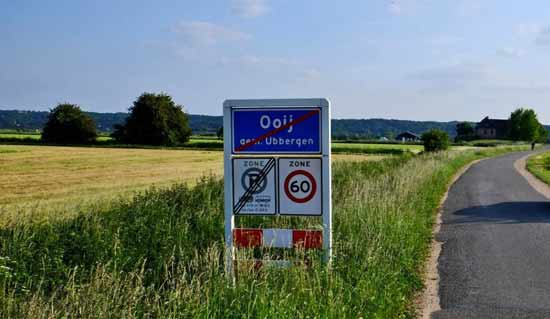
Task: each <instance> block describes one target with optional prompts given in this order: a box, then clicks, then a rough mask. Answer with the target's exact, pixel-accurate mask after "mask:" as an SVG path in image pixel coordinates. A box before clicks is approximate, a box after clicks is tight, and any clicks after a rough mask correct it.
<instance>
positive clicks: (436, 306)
mask: <svg viewBox="0 0 550 319" xmlns="http://www.w3.org/2000/svg"><path fill="white" fill-rule="evenodd" d="M484 160H486V158H482V159H477V160H474V161H472V162H470V163H468V164H466V165H464V166H463V167H462V168H461V169H460V170H458V172H456V173H455V174H454V175H453V178H452V179H451V181H450V182H449V184H448V185H447V190H446V191H445V194H443V197H442V198H441V200H440V201H439V206H438V208H437V215H436V217H435V222H434V225H433V227H432V240H431V243H430V250H429V256H428V258H427V260H426V262H425V263H424V271H423V283H424V289H422V291H421V292H420V293H419V295H418V297H417V298H416V306H417V307H416V308H417V317H418V318H422V319H429V318H430V317H431V315H432V313H434V312H436V311H438V310H441V305H440V303H439V271H438V268H437V266H438V261H439V255H440V254H441V248H442V246H443V242H440V241H438V240H437V239H436V235H437V234H438V233H439V231H440V229H441V223H442V219H441V214H442V213H443V205H444V204H445V201H446V200H447V197H448V196H449V191H450V190H451V187H452V186H453V185H454V183H456V181H457V180H458V179H459V178H460V177H461V176H462V175H463V174H464V173H465V172H466V171H468V169H470V167H472V166H473V165H475V164H477V163H479V162H481V161H484Z"/></svg>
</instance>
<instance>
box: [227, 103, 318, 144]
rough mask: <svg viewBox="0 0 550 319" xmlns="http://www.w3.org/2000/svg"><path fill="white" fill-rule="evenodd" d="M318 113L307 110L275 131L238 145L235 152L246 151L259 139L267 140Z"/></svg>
mask: <svg viewBox="0 0 550 319" xmlns="http://www.w3.org/2000/svg"><path fill="white" fill-rule="evenodd" d="M318 113H319V110H313V111H310V112H307V113H306V114H304V115H302V116H300V117H299V118H297V119H295V120H294V121H290V122H288V123H286V124H285V125H283V126H281V127H279V128H277V129H274V130H273V131H269V132H267V133H265V134H263V135H261V136H259V137H257V138H255V139H253V140H252V141H250V142H248V143H246V144H243V145H241V146H239V147H237V148H236V149H235V152H241V151H244V150H245V149H247V148H249V147H250V146H252V145H254V144H256V143H258V142H259V141H261V140H265V139H266V138H268V137H270V136H273V135H275V134H277V133H279V132H281V131H283V130H285V129H287V128H289V127H291V126H293V125H296V124H298V123H301V122H303V121H305V120H307V119H308V118H310V117H312V116H314V115H316V114H318Z"/></svg>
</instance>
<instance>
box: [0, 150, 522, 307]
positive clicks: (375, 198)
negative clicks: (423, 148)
mask: <svg viewBox="0 0 550 319" xmlns="http://www.w3.org/2000/svg"><path fill="white" fill-rule="evenodd" d="M519 149H521V148H519V147H516V148H504V147H499V148H486V149H483V150H463V151H455V152H442V153H438V154H421V155H412V154H410V153H405V154H404V155H400V156H389V157H387V158H384V159H380V160H376V161H364V160H348V161H342V160H340V161H335V163H334V167H333V189H334V194H333V204H334V211H333V214H334V254H335V258H334V261H333V264H332V267H331V268H330V269H327V268H326V267H324V266H323V265H321V264H320V263H319V262H316V260H313V262H312V265H311V266H310V267H307V268H304V267H294V268H290V269H273V268H265V269H261V270H259V271H258V270H255V269H253V268H251V267H245V266H243V267H239V269H238V276H237V281H236V284H235V286H233V285H231V284H230V282H229V281H228V280H227V277H226V274H225V273H224V267H223V186H222V181H221V180H220V178H219V177H216V176H215V175H210V176H207V177H204V178H201V179H199V180H198V181H196V182H195V183H194V184H193V186H190V185H189V184H187V183H179V184H175V185H172V186H170V187H169V188H153V189H148V190H146V191H142V192H140V193H139V194H138V195H136V196H134V197H122V198H119V199H118V200H117V201H113V202H111V203H110V204H109V205H108V206H104V205H99V206H97V207H85V208H82V210H80V211H76V212H73V214H71V215H66V217H65V218H59V217H52V218H51V219H48V218H46V219H42V220H40V222H34V221H32V220H25V219H22V220H12V221H11V222H10V223H9V224H7V225H5V226H4V227H2V228H1V229H0V312H1V313H0V315H1V316H2V317H10V318H57V317H78V318H159V317H162V318H305V317H310V318H313V317H316V318H359V317H363V318H408V317H413V316H414V315H415V313H414V305H413V300H414V297H415V294H416V293H417V292H418V291H419V290H420V289H421V287H422V267H423V263H424V260H425V258H426V254H427V249H428V247H429V243H430V239H431V229H432V225H433V220H434V216H435V211H436V209H437V207H438V205H439V201H440V199H441V197H442V195H443V193H444V192H445V191H446V189H447V187H448V183H449V181H450V180H451V177H452V176H453V175H454V174H455V172H457V170H459V169H460V168H461V167H463V166H464V165H465V164H467V163H469V162H471V161H473V160H475V159H479V158H484V157H488V156H495V155H498V154H502V153H505V152H509V151H513V150H519ZM92 150H93V149H92ZM95 151H96V152H102V151H104V150H103V149H95ZM170 152H173V151H170ZM9 154H18V153H13V152H12V153H10V152H4V153H2V159H3V158H4V155H9ZM22 154H24V152H22ZM220 155H221V153H220ZM367 157H368V156H367ZM105 165H108V161H105ZM49 214H50V215H51V216H55V210H54V211H51V212H49ZM291 219H292V220H291ZM309 223H310V222H309V221H304V220H303V218H302V219H295V218H294V219H293V218H291V217H286V218H283V217H281V218H276V219H272V220H271V219H269V220H268V219H266V218H250V217H248V218H240V219H238V220H237V224H240V225H246V226H258V225H262V226H264V227H269V226H280V225H292V226H294V227H306V226H307V225H309ZM246 253H250V254H257V253H258V252H257V251H253V252H245V254H246ZM266 253H267V254H268V255H269V254H271V253H272V252H269V251H268V252H266ZM296 254H297V256H298V257H299V256H300V254H301V253H300V252H299V251H298V252H297V253H296Z"/></svg>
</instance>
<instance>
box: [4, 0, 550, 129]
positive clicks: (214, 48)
mask: <svg viewBox="0 0 550 319" xmlns="http://www.w3.org/2000/svg"><path fill="white" fill-rule="evenodd" d="M145 91H147V92H160V91H163V92H166V93H168V94H170V95H172V96H173V97H174V99H175V101H176V102H177V103H179V104H182V105H184V108H185V110H186V111H188V112H190V113H194V114H210V115H220V114H221V107H222V106H221V105H222V102H223V100H224V99H227V98H293V97H327V98H329V99H330V100H331V101H332V106H333V112H332V113H333V117H335V118H399V119H411V120H442V121H446V120H472V121H475V120H479V119H481V118H482V117H484V116H485V115H489V116H491V117H496V118H498V117H507V116H508V115H509V113H510V112H511V111H512V110H513V109H515V108H516V107H519V106H528V107H532V108H534V109H535V110H536V111H537V112H538V114H539V118H540V120H541V121H542V122H544V123H550V3H548V1H542V0H541V1H502V0H500V1H490V0H487V1H483V0H453V1H444V0H393V1H386V0H380V1H367V0H361V1H359V0H358V1H320V0H317V1H313V0H226V1H206V0H205V1H185V0H179V1H138V0H133V1H126V0H124V1H114V0H109V1H103V0H95V1H74V0H72V1H55V0H52V1H42V0H40V1H26V0H0V108H1V109H5V108H9V109H12V108H19V109H33V110H47V109H49V108H51V107H53V106H55V104H56V103H59V102H71V103H77V104H80V105H81V106H82V107H83V108H84V109H85V110H89V111H99V112H116V111H125V110H126V109H127V108H128V107H129V106H130V105H131V103H132V101H133V100H135V98H136V97H137V96H138V95H139V94H141V93H142V92H145Z"/></svg>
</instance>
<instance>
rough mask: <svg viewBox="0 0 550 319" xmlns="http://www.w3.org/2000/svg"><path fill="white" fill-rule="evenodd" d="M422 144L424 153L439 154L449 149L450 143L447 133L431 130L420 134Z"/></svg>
mask: <svg viewBox="0 0 550 319" xmlns="http://www.w3.org/2000/svg"><path fill="white" fill-rule="evenodd" d="M422 142H424V151H426V152H439V151H444V150H446V149H448V148H449V145H450V141H449V135H448V134H447V132H444V131H442V130H438V129H433V130H430V131H428V132H425V133H424V134H422Z"/></svg>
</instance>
